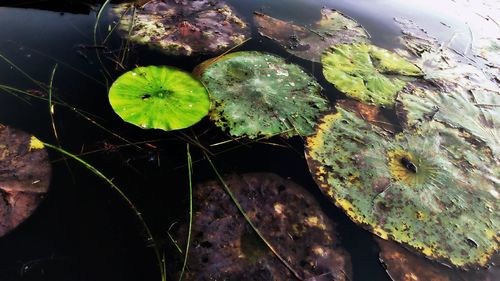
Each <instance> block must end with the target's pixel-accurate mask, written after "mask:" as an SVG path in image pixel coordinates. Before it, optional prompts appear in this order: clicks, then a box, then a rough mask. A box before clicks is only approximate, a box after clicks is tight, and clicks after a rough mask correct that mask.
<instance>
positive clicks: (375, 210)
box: [306, 108, 500, 267]
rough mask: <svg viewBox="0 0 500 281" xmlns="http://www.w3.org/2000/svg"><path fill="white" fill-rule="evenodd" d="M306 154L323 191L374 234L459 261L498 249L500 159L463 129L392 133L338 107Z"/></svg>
mask: <svg viewBox="0 0 500 281" xmlns="http://www.w3.org/2000/svg"><path fill="white" fill-rule="evenodd" d="M306 156H307V160H308V164H309V167H310V170H311V173H312V174H313V176H314V178H315V180H316V181H317V183H318V185H319V186H320V188H321V190H322V191H323V192H324V193H325V194H326V195H327V196H328V197H330V198H331V199H332V201H334V202H335V204H336V205H337V206H339V207H340V208H342V209H343V210H344V211H345V212H346V213H347V214H348V216H349V217H350V218H351V219H352V220H353V221H355V222H357V223H358V224H361V225H362V226H364V227H366V228H367V229H369V230H370V231H372V232H373V233H375V234H377V235H378V236H379V237H382V238H384V239H391V240H394V241H397V242H400V243H403V244H405V245H407V246H409V247H411V248H413V249H415V250H417V251H418V252H420V253H423V254H424V255H426V256H427V257H429V258H431V259H436V260H440V261H443V262H445V263H448V264H451V265H455V266H463V267H475V266H485V265H486V264H487V263H488V261H489V259H490V258H491V256H492V255H493V254H494V253H495V251H497V250H498V249H499V242H498V241H499V233H500V215H499V213H498V212H497V210H498V202H499V187H500V186H499V183H500V178H499V175H500V165H499V162H498V160H497V159H495V158H493V156H492V155H491V152H490V150H489V149H488V148H484V147H481V145H477V144H476V142H475V141H474V139H473V138H472V137H471V136H470V135H468V134H466V133H463V132H461V131H459V130H456V129H452V128H448V127H445V126H444V125H442V124H441V123H439V122H435V121H432V122H426V123H423V124H422V125H421V126H419V127H418V128H416V129H414V130H409V129H407V130H405V131H403V132H401V133H398V134H397V135H395V136H394V137H393V136H391V135H390V134H388V133H387V132H386V131H384V130H382V129H380V128H378V127H375V126H373V125H370V124H368V123H367V122H366V121H364V120H362V119H360V118H359V117H357V116H356V114H354V113H351V112H348V111H346V110H344V109H342V108H338V113H336V114H330V115H326V116H325V117H324V118H323V119H322V122H321V123H320V125H318V127H317V131H316V134H315V135H313V136H311V137H309V138H308V139H307V150H306Z"/></svg>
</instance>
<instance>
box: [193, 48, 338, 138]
mask: <svg viewBox="0 0 500 281" xmlns="http://www.w3.org/2000/svg"><path fill="white" fill-rule="evenodd" d="M209 62H210V63H208V64H207V63H205V64H202V66H201V68H202V70H200V68H198V70H197V72H199V73H201V78H200V79H201V81H202V82H203V84H204V85H205V86H206V87H207V89H208V91H209V93H210V97H211V100H212V111H211V113H210V118H211V119H212V120H214V121H215V123H216V124H217V125H218V126H219V127H221V128H229V132H230V134H231V135H233V136H248V137H249V138H256V137H257V136H274V135H278V134H282V135H283V136H286V137H290V136H294V135H302V136H306V135H309V134H311V133H312V132H313V128H314V125H315V124H316V118H317V116H318V115H320V114H321V113H322V112H324V111H325V110H328V108H329V102H328V100H326V99H325V98H324V97H322V96H321V94H320V92H321V86H320V85H319V83H318V82H317V81H316V80H315V79H314V78H313V77H312V76H311V75H309V74H308V73H306V72H305V71H304V70H303V69H302V68H300V67H299V66H298V65H295V64H292V63H288V62H286V61H285V60H284V59H283V58H280V57H277V56H274V55H271V54H266V53H260V52H237V53H232V54H229V55H226V56H224V57H222V58H220V59H216V60H210V61H209Z"/></svg>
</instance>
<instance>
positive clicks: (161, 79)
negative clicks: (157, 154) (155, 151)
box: [109, 66, 210, 131]
mask: <svg viewBox="0 0 500 281" xmlns="http://www.w3.org/2000/svg"><path fill="white" fill-rule="evenodd" d="M109 102H110V103H111V106H112V107H113V110H114V111H115V112H116V113H117V114H118V115H119V116H120V117H121V118H123V120H125V121H127V122H129V123H132V124H134V125H137V126H140V127H141V128H144V129H149V128H154V129H162V130H165V131H169V130H176V129H182V128H187V127H189V126H192V125H193V124H195V123H197V122H198V121H200V120H201V119H202V118H203V117H205V116H206V115H207V113H208V111H209V109H210V101H209V98H208V93H207V91H206V89H205V87H203V84H201V83H200V82H199V81H198V80H196V79H195V78H194V77H192V76H191V75H190V74H189V73H187V72H184V71H181V70H178V69H174V68H170V67H158V66H147V67H138V68H135V69H134V70H132V71H129V72H126V73H125V74H123V75H122V76H120V77H119V78H118V79H116V81H115V82H114V83H113V85H112V86H111V88H110V90H109Z"/></svg>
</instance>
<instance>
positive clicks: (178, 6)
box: [113, 0, 250, 56]
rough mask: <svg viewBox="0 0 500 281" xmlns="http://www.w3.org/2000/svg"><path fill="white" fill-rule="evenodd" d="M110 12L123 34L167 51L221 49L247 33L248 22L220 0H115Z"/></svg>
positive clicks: (194, 52)
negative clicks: (144, 0)
mask: <svg viewBox="0 0 500 281" xmlns="http://www.w3.org/2000/svg"><path fill="white" fill-rule="evenodd" d="M113 12H114V14H115V15H116V16H118V17H120V25H119V29H120V30H121V31H122V34H123V35H124V36H125V37H128V38H129V39H130V40H131V41H133V42H135V43H139V44H145V45H148V46H151V47H154V48H157V49H160V50H161V51H163V52H164V53H166V54H168V55H186V56H190V55H197V54H215V53H221V52H223V51H225V50H228V49H230V48H231V47H234V46H237V45H239V44H241V43H243V42H244V41H245V40H246V39H247V38H248V36H249V35H250V28H249V27H248V25H247V24H246V23H245V22H244V21H243V20H242V19H241V18H240V17H239V16H237V15H236V14H235V13H234V11H233V9H232V8H231V7H229V6H228V5H227V4H225V3H224V2H223V1H210V0H189V1H188V0H175V1H174V0H152V1H148V2H147V3H144V4H143V5H141V6H140V7H139V8H136V7H134V5H133V3H124V4H119V5H116V6H115V7H114V8H113Z"/></svg>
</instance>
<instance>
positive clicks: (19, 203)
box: [0, 124, 52, 237]
mask: <svg viewBox="0 0 500 281" xmlns="http://www.w3.org/2000/svg"><path fill="white" fill-rule="evenodd" d="M51 175H52V168H51V165H50V162H49V157H48V154H47V151H46V150H45V149H44V146H43V144H42V142H40V140H38V139H37V138H36V137H34V136H32V135H30V134H28V133H25V132H23V131H21V130H18V129H14V128H11V127H7V126H4V125H1V124H0V237H1V236H3V235H5V234H6V233H8V232H10V231H11V230H13V229H14V228H16V227H17V226H18V225H19V224H20V223H22V222H23V221H24V220H25V219H27V218H28V217H29V216H30V215H31V214H32V213H33V212H34V211H35V209H36V208H37V206H38V205H39V204H40V202H41V201H42V200H43V198H44V196H45V193H47V191H48V189H49V185H50V179H51Z"/></svg>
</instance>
